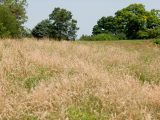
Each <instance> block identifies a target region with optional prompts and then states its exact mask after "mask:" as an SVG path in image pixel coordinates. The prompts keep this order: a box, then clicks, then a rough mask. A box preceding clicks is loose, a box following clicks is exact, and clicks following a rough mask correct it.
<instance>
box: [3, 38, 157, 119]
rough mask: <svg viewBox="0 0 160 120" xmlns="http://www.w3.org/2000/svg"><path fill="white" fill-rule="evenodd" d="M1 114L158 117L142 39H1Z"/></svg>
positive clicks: (151, 56)
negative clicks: (80, 40)
mask: <svg viewBox="0 0 160 120" xmlns="http://www.w3.org/2000/svg"><path fill="white" fill-rule="evenodd" d="M0 66H1V67H0V120H159V119H160V86H159V82H160V48H159V47H157V46H154V45H153V44H152V43H151V42H147V41H144V42H143V41H140V42H138V41H133V42H130V41H119V42H91V43H89V42H65V41H62V42H55V41H48V40H44V41H36V40H27V39H26V40H23V41H16V40H1V41H0Z"/></svg>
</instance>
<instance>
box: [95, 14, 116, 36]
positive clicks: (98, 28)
mask: <svg viewBox="0 0 160 120" xmlns="http://www.w3.org/2000/svg"><path fill="white" fill-rule="evenodd" d="M115 31H116V28H115V18H114V17H112V16H109V17H102V18H101V19H100V20H99V21H98V22H97V25H95V26H94V27H93V35H97V34H104V33H113V34H114V33H115Z"/></svg>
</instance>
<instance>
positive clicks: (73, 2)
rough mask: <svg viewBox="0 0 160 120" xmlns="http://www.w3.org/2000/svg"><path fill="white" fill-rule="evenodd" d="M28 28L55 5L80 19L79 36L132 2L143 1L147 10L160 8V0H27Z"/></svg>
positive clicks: (42, 17) (45, 17)
mask: <svg viewBox="0 0 160 120" xmlns="http://www.w3.org/2000/svg"><path fill="white" fill-rule="evenodd" d="M27 1H28V7H27V16H28V21H27V22H26V23H25V26H26V27H27V28H30V29H32V28H34V26H35V25H37V23H39V22H41V21H42V20H44V19H47V18H48V16H49V14H51V12H52V11H53V10H54V8H55V7H60V8H65V9H67V10H69V11H71V12H72V14H73V18H74V19H76V20H77V21H78V27H79V28H80V29H79V31H78V33H77V34H78V37H80V36H81V35H82V34H85V35H90V34H91V33H92V28H93V26H94V25H96V23H97V21H98V20H99V19H100V18H101V17H102V16H113V15H114V13H115V12H116V11H117V10H120V9H122V8H124V7H127V6H128V5H130V4H132V3H142V4H144V5H145V6H146V9H147V10H151V9H160V0H27Z"/></svg>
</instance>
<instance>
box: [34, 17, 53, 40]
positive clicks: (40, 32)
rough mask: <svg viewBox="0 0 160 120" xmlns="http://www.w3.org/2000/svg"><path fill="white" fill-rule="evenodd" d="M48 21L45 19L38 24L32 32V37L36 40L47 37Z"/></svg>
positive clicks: (48, 32) (48, 31)
mask: <svg viewBox="0 0 160 120" xmlns="http://www.w3.org/2000/svg"><path fill="white" fill-rule="evenodd" d="M50 26H51V22H50V20H48V19H46V20H43V21H42V22H40V23H38V24H37V25H36V26H35V28H34V29H33V30H32V35H33V36H34V37H36V38H39V39H40V38H44V37H49V35H50Z"/></svg>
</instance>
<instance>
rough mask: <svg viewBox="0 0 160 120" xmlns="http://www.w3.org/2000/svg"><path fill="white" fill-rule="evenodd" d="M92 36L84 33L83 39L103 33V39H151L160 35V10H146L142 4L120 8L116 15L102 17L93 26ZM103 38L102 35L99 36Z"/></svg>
mask: <svg viewBox="0 0 160 120" xmlns="http://www.w3.org/2000/svg"><path fill="white" fill-rule="evenodd" d="M92 34H93V35H92V36H85V35H83V36H82V37H81V39H87V38H90V39H91V40H94V38H96V36H97V35H98V36H100V34H103V35H101V36H103V39H104V38H105V37H104V35H106V38H108V36H113V39H115V38H116V39H124V38H126V39H150V38H158V37H160V10H155V9H153V10H151V11H146V10H145V6H144V5H142V4H131V5H129V6H128V7H126V8H123V9H122V10H118V11H117V12H116V13H115V16H108V17H102V18H101V19H100V20H98V22H97V24H96V25H95V26H94V27H93V32H92ZM99 39H101V37H100V38H99Z"/></svg>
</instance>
